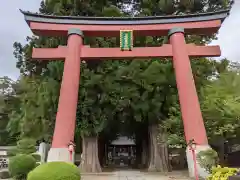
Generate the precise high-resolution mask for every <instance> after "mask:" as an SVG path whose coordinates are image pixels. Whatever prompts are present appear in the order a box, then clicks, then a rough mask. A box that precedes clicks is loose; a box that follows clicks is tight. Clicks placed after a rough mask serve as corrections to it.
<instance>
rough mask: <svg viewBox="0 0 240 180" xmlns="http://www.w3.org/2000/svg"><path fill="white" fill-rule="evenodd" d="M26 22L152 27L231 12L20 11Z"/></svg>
mask: <svg viewBox="0 0 240 180" xmlns="http://www.w3.org/2000/svg"><path fill="white" fill-rule="evenodd" d="M20 11H21V12H22V13H23V14H24V16H25V20H26V22H27V23H28V24H29V23H30V22H41V23H54V24H76V25H77V24H81V25H150V24H172V23H187V22H200V21H211V20H221V21H224V19H225V18H226V17H227V16H228V14H229V10H222V11H217V12H210V13H199V14H188V15H170V16H169V15H168V16H146V17H88V16H54V15H43V14H37V13H32V12H28V11H22V10H20Z"/></svg>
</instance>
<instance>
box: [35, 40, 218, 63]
mask: <svg viewBox="0 0 240 180" xmlns="http://www.w3.org/2000/svg"><path fill="white" fill-rule="evenodd" d="M79 48H80V47H79ZM187 52H188V55H189V56H190V57H218V56H220V55H221V50H220V47H219V46H195V45H193V44H188V45H187ZM66 54H67V47H64V46H59V47H58V48H34V49H33V54H32V58H33V59H36V60H64V59H65V56H66ZM172 56H173V53H172V45H170V44H166V45H163V46H162V47H140V48H133V50H132V51H121V50H120V48H90V47H88V46H83V47H82V49H81V59H82V60H92V59H98V60H101V59H102V60H106V59H133V58H156V57H158V58H160V57H172Z"/></svg>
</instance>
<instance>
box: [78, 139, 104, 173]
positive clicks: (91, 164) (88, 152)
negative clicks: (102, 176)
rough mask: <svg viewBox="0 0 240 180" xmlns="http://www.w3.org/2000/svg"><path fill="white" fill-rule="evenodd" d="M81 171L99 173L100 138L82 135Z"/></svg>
mask: <svg viewBox="0 0 240 180" xmlns="http://www.w3.org/2000/svg"><path fill="white" fill-rule="evenodd" d="M81 156H82V158H81V164H80V169H81V172H87V173H98V172H101V171H102V169H101V166H100V163H99V158H98V138H97V137H82V155H81Z"/></svg>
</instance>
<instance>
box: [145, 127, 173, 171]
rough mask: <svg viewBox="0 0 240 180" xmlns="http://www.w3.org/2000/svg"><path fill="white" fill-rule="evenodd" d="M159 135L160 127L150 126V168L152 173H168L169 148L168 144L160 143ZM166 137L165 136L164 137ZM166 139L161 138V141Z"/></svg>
mask: <svg viewBox="0 0 240 180" xmlns="http://www.w3.org/2000/svg"><path fill="white" fill-rule="evenodd" d="M158 135H159V131H158V126H157V125H151V126H149V148H150V151H149V155H150V157H149V167H148V171H151V172H168V171H169V161H168V148H167V144H166V142H160V143H158V139H157V136H158ZM163 136H164V135H163ZM162 138H163V139H164V137H161V139H162Z"/></svg>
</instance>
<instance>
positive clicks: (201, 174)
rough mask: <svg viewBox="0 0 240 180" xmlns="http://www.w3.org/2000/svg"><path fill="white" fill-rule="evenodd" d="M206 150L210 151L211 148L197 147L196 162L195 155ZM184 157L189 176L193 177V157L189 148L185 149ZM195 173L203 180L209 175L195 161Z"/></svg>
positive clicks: (207, 146) (206, 146) (205, 146)
mask: <svg viewBox="0 0 240 180" xmlns="http://www.w3.org/2000/svg"><path fill="white" fill-rule="evenodd" d="M208 149H212V148H211V147H210V146H209V145H197V146H196V150H195V154H196V160H197V154H198V153H199V152H200V151H206V150H208ZM186 156H187V163H188V172H189V176H190V177H195V174H194V161H193V155H192V151H191V150H190V148H189V147H187V149H186ZM197 172H198V175H199V177H202V178H204V179H205V178H206V177H208V176H209V173H208V172H207V171H206V170H205V169H204V168H202V167H201V166H200V165H199V163H198V160H197Z"/></svg>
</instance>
